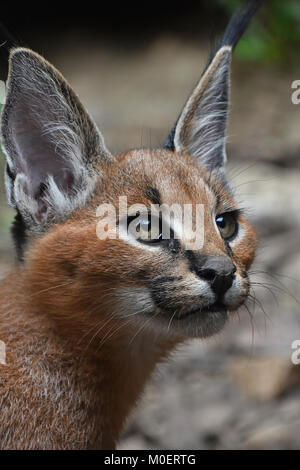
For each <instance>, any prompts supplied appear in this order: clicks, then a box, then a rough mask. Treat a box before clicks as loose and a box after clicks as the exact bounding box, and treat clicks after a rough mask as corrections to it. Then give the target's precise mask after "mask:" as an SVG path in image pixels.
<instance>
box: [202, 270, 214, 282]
mask: <svg viewBox="0 0 300 470" xmlns="http://www.w3.org/2000/svg"><path fill="white" fill-rule="evenodd" d="M216 276H217V273H216V271H215V270H214V269H203V270H201V277H203V278H204V279H207V281H213V280H214V279H215V278H216Z"/></svg>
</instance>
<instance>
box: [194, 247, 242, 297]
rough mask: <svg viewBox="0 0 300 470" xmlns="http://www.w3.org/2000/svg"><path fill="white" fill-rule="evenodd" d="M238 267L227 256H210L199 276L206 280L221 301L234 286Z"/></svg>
mask: <svg viewBox="0 0 300 470" xmlns="http://www.w3.org/2000/svg"><path fill="white" fill-rule="evenodd" d="M235 272H236V267H235V265H234V264H233V262H232V261H231V259H230V258H228V257H225V256H210V257H209V258H207V260H206V262H205V263H204V265H202V267H201V270H200V271H199V275H200V276H201V277H202V278H204V279H206V280H207V281H208V282H209V283H210V285H211V288H212V289H213V291H214V292H215V294H216V295H217V297H218V300H221V299H222V297H223V296H224V294H225V293H226V292H227V290H228V289H229V288H230V287H231V286H232V283H233V280H234V277H235Z"/></svg>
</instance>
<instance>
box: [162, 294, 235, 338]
mask: <svg viewBox="0 0 300 470" xmlns="http://www.w3.org/2000/svg"><path fill="white" fill-rule="evenodd" d="M160 313H161V315H160V316H159V317H157V321H160V322H162V323H161V324H163V325H165V326H167V333H168V334H170V333H171V332H174V333H177V334H179V336H180V335H183V336H184V337H189V338H208V337H210V336H213V335H215V334H217V333H219V332H220V331H221V330H222V329H223V328H224V326H225V324H226V322H227V320H228V309H227V307H226V306H225V305H224V304H223V303H220V302H215V303H213V304H210V305H207V306H205V307H199V306H198V307H197V308H193V309H191V310H188V311H184V312H178V314H177V315H174V312H173V313H171V312H170V311H164V310H160Z"/></svg>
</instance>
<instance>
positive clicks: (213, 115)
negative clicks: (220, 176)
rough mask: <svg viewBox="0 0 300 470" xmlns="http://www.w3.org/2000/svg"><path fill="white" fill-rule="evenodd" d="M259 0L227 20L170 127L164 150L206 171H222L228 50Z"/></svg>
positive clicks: (232, 46) (228, 64)
mask: <svg viewBox="0 0 300 470" xmlns="http://www.w3.org/2000/svg"><path fill="white" fill-rule="evenodd" d="M262 3H263V0H252V1H250V2H249V3H248V4H247V6H246V8H245V10H244V11H242V12H240V11H238V12H237V13H236V14H235V15H234V16H233V17H232V18H231V20H230V22H229V24H228V26H227V28H226V30H225V33H224V35H223V38H222V39H221V41H220V43H219V45H218V47H217V48H216V51H215V53H214V54H212V56H211V58H210V60H209V61H208V65H207V67H206V69H205V71H204V73H203V75H202V77H201V79H200V81H199V83H198V85H197V86H196V88H195V89H194V91H193V93H192V94H191V96H190V98H189V99H188V101H187V103H186V104H185V106H184V108H183V111H182V113H181V114H180V116H179V118H178V120H177V122H176V124H175V126H174V127H173V129H172V131H171V133H170V134H169V136H168V139H167V141H166V143H165V146H164V147H165V148H168V149H170V150H173V151H176V152H186V153H189V154H190V155H192V156H193V157H194V158H195V159H197V161H198V162H199V164H200V165H202V166H204V167H206V168H207V169H209V170H211V171H212V170H220V169H221V170H222V169H223V167H224V164H225V162H226V151H225V140H226V125H227V115H228V106H229V91H230V63H231V55H232V50H233V48H234V47H235V45H236V44H237V42H238V40H239V39H240V37H241V36H242V34H243V32H244V31H245V29H246V28H247V26H248V24H249V22H250V19H251V18H252V16H253V15H254V13H255V12H256V10H257V9H258V7H259V6H260V5H261V4H262Z"/></svg>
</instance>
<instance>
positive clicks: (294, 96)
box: [291, 80, 300, 104]
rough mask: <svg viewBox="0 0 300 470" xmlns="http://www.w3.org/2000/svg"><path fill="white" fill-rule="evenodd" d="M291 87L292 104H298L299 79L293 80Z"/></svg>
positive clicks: (299, 98) (299, 99) (299, 93)
mask: <svg viewBox="0 0 300 470" xmlns="http://www.w3.org/2000/svg"><path fill="white" fill-rule="evenodd" d="M291 88H293V89H295V91H293V93H292V95H291V101H292V103H293V104H300V80H294V81H293V82H292V85H291Z"/></svg>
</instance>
